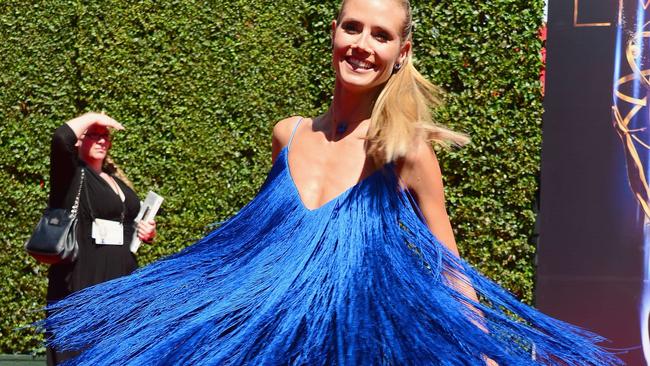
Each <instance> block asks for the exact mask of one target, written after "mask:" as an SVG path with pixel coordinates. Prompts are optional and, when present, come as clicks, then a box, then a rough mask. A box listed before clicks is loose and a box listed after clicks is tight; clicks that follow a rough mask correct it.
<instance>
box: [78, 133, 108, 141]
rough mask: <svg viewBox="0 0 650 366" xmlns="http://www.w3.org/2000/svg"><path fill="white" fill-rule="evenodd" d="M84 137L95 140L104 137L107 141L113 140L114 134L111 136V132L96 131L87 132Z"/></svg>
mask: <svg viewBox="0 0 650 366" xmlns="http://www.w3.org/2000/svg"><path fill="white" fill-rule="evenodd" d="M84 138H89V139H91V140H94V141H99V140H101V139H104V140H105V141H112V140H113V136H111V134H110V133H95V132H90V133H86V134H85V135H84Z"/></svg>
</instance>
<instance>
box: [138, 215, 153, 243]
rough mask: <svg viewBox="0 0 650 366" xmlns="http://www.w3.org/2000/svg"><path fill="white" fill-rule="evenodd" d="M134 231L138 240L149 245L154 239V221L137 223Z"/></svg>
mask: <svg viewBox="0 0 650 366" xmlns="http://www.w3.org/2000/svg"><path fill="white" fill-rule="evenodd" d="M136 230H138V238H139V239H140V240H142V241H143V242H145V243H151V242H152V241H153V239H154V238H155V237H156V221H155V220H149V221H144V220H142V221H139V222H138V226H137V227H136Z"/></svg>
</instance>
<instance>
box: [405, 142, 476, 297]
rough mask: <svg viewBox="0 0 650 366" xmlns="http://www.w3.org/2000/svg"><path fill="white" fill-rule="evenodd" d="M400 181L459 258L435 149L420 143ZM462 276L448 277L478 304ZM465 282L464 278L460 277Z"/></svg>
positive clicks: (426, 218) (440, 239) (472, 290)
mask: <svg viewBox="0 0 650 366" xmlns="http://www.w3.org/2000/svg"><path fill="white" fill-rule="evenodd" d="M400 177H401V178H402V182H403V184H405V185H406V187H405V188H406V189H408V190H409V191H410V192H411V194H412V195H413V196H414V198H415V200H416V203H417V205H418V206H419V208H420V211H421V212H422V215H423V216H424V219H425V220H426V224H427V226H428V227H429V230H430V231H431V233H433V235H435V236H436V238H437V239H438V240H439V241H440V242H441V243H442V244H443V245H444V246H445V247H447V249H449V251H450V252H451V253H453V254H454V255H455V256H457V257H458V256H459V254H458V247H457V246H456V240H455V239H454V232H453V230H452V228H451V222H450V221H449V216H448V215H447V208H446V206H445V192H444V186H443V183H442V173H441V171H440V164H438V159H437V158H436V155H435V153H434V152H433V149H432V148H431V146H430V145H429V144H428V143H427V142H425V141H421V142H419V143H418V144H417V145H416V146H415V148H414V149H413V151H412V152H411V153H410V154H409V155H408V156H407V157H406V158H405V159H404V161H403V163H402V164H401V168H400ZM458 275H459V274H455V275H453V276H448V277H447V278H449V280H450V281H451V282H452V285H453V286H454V287H455V288H456V290H458V291H460V292H461V293H463V294H464V295H465V296H467V297H468V298H469V299H472V300H475V301H478V298H477V296H476V292H475V291H474V289H473V288H472V287H471V285H469V284H468V283H467V281H463V280H458V279H457V278H458ZM460 277H461V278H462V276H460Z"/></svg>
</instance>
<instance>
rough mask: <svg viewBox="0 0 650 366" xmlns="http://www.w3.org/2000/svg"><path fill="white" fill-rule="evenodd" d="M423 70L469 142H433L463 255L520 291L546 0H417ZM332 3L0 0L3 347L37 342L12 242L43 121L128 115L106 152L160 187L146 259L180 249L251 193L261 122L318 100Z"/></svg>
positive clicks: (44, 142) (35, 285)
mask: <svg viewBox="0 0 650 366" xmlns="http://www.w3.org/2000/svg"><path fill="white" fill-rule="evenodd" d="M413 6H414V13H415V18H416V19H415V20H416V28H415V29H416V31H415V52H416V58H417V64H418V66H419V68H420V69H421V70H422V72H423V73H424V74H425V75H427V76H428V77H430V79H431V80H433V81H434V82H435V83H437V84H439V85H441V86H442V87H444V88H445V89H446V90H447V91H448V95H447V104H446V106H445V107H444V108H442V109H441V110H439V111H438V112H437V113H438V116H439V119H440V120H441V122H443V123H445V124H447V125H449V126H451V127H452V128H454V129H458V130H461V131H465V132H468V133H469V134H470V135H471V136H472V138H473V142H472V144H471V145H470V146H468V147H466V148H464V149H461V150H457V151H440V153H439V158H440V160H441V162H442V166H443V174H444V175H445V179H446V187H447V198H448V206H449V211H450V214H451V217H452V221H453V224H454V227H455V230H456V235H457V240H458V242H459V245H460V249H461V252H462V254H463V255H464V257H465V258H467V259H468V260H469V261H470V262H472V263H473V264H474V265H476V266H477V267H478V268H480V269H481V270H482V271H483V272H484V273H485V274H487V275H488V276H489V277H491V278H493V279H494V280H496V281H498V282H500V283H501V284H502V285H504V286H505V287H507V288H508V289H510V290H511V291H513V292H514V293H515V294H517V295H518V296H520V297H521V298H522V299H523V300H524V301H526V302H529V303H530V302H532V288H533V277H534V264H533V259H534V250H535V248H534V244H532V243H531V237H532V232H533V227H534V219H535V217H534V212H533V201H534V195H535V191H536V187H537V183H536V175H537V173H538V170H539V150H540V143H541V131H540V125H541V112H542V107H541V95H540V91H539V87H540V85H539V82H538V79H539V77H538V75H539V69H540V67H541V63H540V57H539V51H540V46H541V44H540V41H539V40H538V38H537V29H538V28H539V26H540V24H541V21H542V9H543V1H542V0H536V1H515V0H495V1H490V2H475V1H468V0H455V1H449V0H446V1H439V2H430V1H423V0H414V1H413ZM336 8H337V2H336V1H325V2H323V1H313V0H312V1H308V0H284V1H254V0H246V1H244V0H226V1H220V2H215V1H207V0H202V1H201V0H193V1H187V0H183V1H180V0H169V1H157V0H139V1H133V2H131V1H129V2H126V1H118V0H105V1H79V0H45V1H4V2H2V3H0V35H1V36H0V55H1V56H0V83H1V84H0V168H1V169H0V195H1V196H2V200H3V204H2V205H0V217H2V218H3V219H2V220H0V233H2V237H1V245H2V247H1V249H2V250H0V264H1V266H0V277H1V278H2V279H3V281H2V285H0V309H1V310H0V311H1V312H2V313H1V314H0V353H39V352H42V351H43V348H42V345H41V338H40V336H39V335H38V334H35V333H34V332H33V331H30V330H20V331H19V330H17V329H16V328H17V327H19V326H21V325H25V324H29V323H31V322H33V321H35V320H37V319H39V318H40V317H41V316H42V315H43V314H42V312H40V311H39V309H40V308H41V307H42V306H43V305H44V300H43V299H44V295H45V288H46V278H45V273H46V271H47V268H46V266H43V265H38V264H36V263H35V261H34V260H32V259H31V258H30V257H29V256H28V255H26V254H25V253H24V252H23V249H22V245H23V243H24V242H25V240H26V239H27V238H28V237H29V235H30V233H31V230H32V228H33V225H34V224H35V223H36V221H37V219H38V217H39V215H40V213H41V211H42V209H43V208H44V206H45V202H46V198H47V192H48V189H49V182H48V166H49V161H48V150H49V141H50V135H51V133H52V131H53V130H54V129H55V128H56V127H57V126H58V125H60V124H61V123H63V122H64V121H65V120H67V119H69V118H71V117H73V116H75V115H77V114H79V113H82V112H83V111H88V110H95V111H100V110H104V111H106V112H107V113H108V114H110V115H111V116H113V117H115V118H116V119H117V120H119V121H120V122H122V123H123V124H124V125H125V126H126V131H124V132H120V133H118V134H117V136H116V138H115V143H114V148H113V150H112V155H113V157H114V158H115V160H116V161H117V162H118V163H119V164H120V165H121V166H122V167H123V168H124V170H125V171H126V173H127V175H128V176H129V177H130V178H131V180H132V181H133V182H134V183H135V185H136V188H137V190H138V192H139V193H140V194H141V195H142V196H143V195H144V194H145V193H146V192H147V191H148V190H149V189H152V190H154V191H156V192H159V193H160V194H161V195H163V196H164V197H165V199H166V200H165V203H164V206H163V208H164V211H163V212H162V214H161V215H160V216H159V219H158V224H159V237H158V238H157V240H156V243H155V244H154V245H152V246H145V247H143V248H142V249H141V251H140V253H139V260H140V262H141V264H145V263H148V262H151V261H153V260H155V259H156V258H160V257H161V256H164V255H167V254H170V253H174V252H176V251H178V250H180V249H181V248H183V247H185V246H187V245H189V244H191V243H192V242H193V241H194V240H196V239H197V238H199V237H201V236H202V235H203V234H204V233H205V232H206V231H207V230H208V228H207V225H209V224H210V223H214V222H218V221H221V220H224V219H226V218H227V217H229V216H231V215H232V214H233V213H235V212H236V211H237V210H238V208H240V207H241V206H243V205H244V204H245V203H246V202H247V201H248V200H250V199H251V197H252V196H253V195H254V194H255V193H256V191H257V189H258V187H259V186H260V184H261V183H262V181H263V180H264V178H265V174H266V171H267V170H268V169H269V167H270V132H271V128H272V126H273V124H274V122H275V121H277V120H279V119H281V118H284V117H286V116H289V115H295V114H300V115H307V116H312V115H315V114H316V113H319V112H322V111H323V110H324V109H325V108H326V107H327V105H328V102H329V100H330V96H331V87H332V82H333V75H332V72H331V67H330V58H329V43H330V41H329V29H330V21H331V19H333V18H334V17H335V14H336Z"/></svg>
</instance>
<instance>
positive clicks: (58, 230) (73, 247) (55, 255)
mask: <svg viewBox="0 0 650 366" xmlns="http://www.w3.org/2000/svg"><path fill="white" fill-rule="evenodd" d="M84 177H85V174H84V169H81V179H80V182H79V189H78V190H77V197H76V198H75V200H74V205H73V206H72V209H70V210H69V209H66V208H50V207H48V208H46V209H45V212H44V213H43V216H41V219H40V220H39V221H38V224H37V225H36V228H35V229H34V232H33V233H32V236H31V237H30V238H29V240H28V241H27V243H25V250H26V251H27V253H29V254H30V255H31V256H32V257H34V258H35V259H36V260H37V261H39V262H41V263H46V264H55V263H69V262H73V261H74V260H75V259H77V253H78V252H79V245H78V244H77V238H76V235H77V234H76V233H77V213H78V211H79V197H80V195H81V189H82V187H83V185H84Z"/></svg>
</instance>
